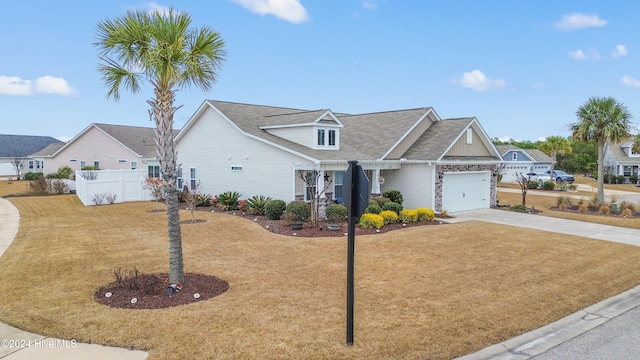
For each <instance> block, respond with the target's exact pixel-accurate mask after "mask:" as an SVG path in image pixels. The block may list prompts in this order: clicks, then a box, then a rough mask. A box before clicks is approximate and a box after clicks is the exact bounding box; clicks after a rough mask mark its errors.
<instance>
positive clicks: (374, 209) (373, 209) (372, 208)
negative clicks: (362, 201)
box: [364, 204, 382, 214]
mask: <svg viewBox="0 0 640 360" xmlns="http://www.w3.org/2000/svg"><path fill="white" fill-rule="evenodd" d="M380 211H382V208H381V207H380V206H379V205H378V204H373V205H369V206H367V207H366V208H365V209H364V212H365V214H380Z"/></svg>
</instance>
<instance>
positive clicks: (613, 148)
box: [609, 137, 640, 164]
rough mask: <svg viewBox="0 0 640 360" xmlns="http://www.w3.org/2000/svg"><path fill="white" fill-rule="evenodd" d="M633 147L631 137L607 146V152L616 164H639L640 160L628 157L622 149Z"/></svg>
mask: <svg viewBox="0 0 640 360" xmlns="http://www.w3.org/2000/svg"><path fill="white" fill-rule="evenodd" d="M629 146H633V137H632V138H627V139H625V140H623V141H620V142H619V143H617V144H613V145H609V152H611V155H613V157H614V158H615V159H616V161H617V162H618V164H638V163H640V159H639V158H637V157H633V158H632V157H629V156H628V155H627V153H626V152H624V150H622V148H623V147H629Z"/></svg>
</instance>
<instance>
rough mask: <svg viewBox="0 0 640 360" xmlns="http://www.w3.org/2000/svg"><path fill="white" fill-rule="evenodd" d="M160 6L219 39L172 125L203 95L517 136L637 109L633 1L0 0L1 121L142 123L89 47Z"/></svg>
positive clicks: (2, 129) (5, 128)
mask: <svg viewBox="0 0 640 360" xmlns="http://www.w3.org/2000/svg"><path fill="white" fill-rule="evenodd" d="M171 6H173V7H174V8H176V9H179V10H183V11H186V12H188V13H189V14H191V15H192V17H193V26H194V27H200V26H202V25H207V26H210V27H212V28H213V29H215V30H216V31H218V32H219V33H220V34H221V36H222V38H223V39H224V40H225V42H226V51H227V56H226V60H225V62H224V63H223V65H222V68H221V70H220V72H219V78H218V84H217V85H216V86H215V87H214V88H213V90H212V91H210V92H206V93H205V92H203V91H201V90H199V89H185V90H180V91H179V92H178V93H177V97H176V105H183V107H182V108H181V109H180V110H178V112H177V113H176V116H175V126H176V128H181V127H182V126H183V125H184V123H185V122H186V121H187V120H188V119H189V117H190V116H191V115H192V114H193V113H194V112H195V111H196V109H197V108H198V106H199V105H200V104H201V103H202V101H203V100H204V99H216V100H224V101H234V102H242V103H252V104H263V105H274V106H284V107H293V108H301V109H309V110H315V109H326V108H329V109H331V110H333V111H335V112H344V113H366V112H377V111H386V110H397V109H407V108H416V107H428V106H432V107H433V108H434V109H435V110H436V112H437V113H438V115H439V116H440V117H441V118H451V117H466V116H475V117H477V118H478V120H479V121H480V123H481V124H482V126H483V127H484V129H485V131H486V132H487V134H488V135H489V136H490V137H491V138H494V137H495V138H506V139H508V138H513V139H516V140H520V141H522V140H531V141H536V140H539V139H543V138H545V137H547V136H551V135H560V136H568V135H569V130H568V127H567V125H568V124H569V123H571V122H574V121H576V117H575V111H576V109H577V108H578V107H579V106H580V105H581V104H583V103H584V102H585V101H587V100H588V99H589V97H592V96H613V97H615V98H616V99H617V100H619V101H621V102H622V103H624V104H625V105H626V106H627V107H628V108H629V110H630V111H631V113H632V114H633V115H634V116H636V117H637V118H640V103H639V101H638V100H640V37H638V34H639V33H640V22H638V21H637V19H636V17H635V16H634V15H635V14H638V13H640V3H639V2H635V1H628V0H624V1H620V0H612V1H607V2H603V1H552V0H541V1H528V2H526V1H511V0H504V1H502V0H500V1H498V0H496V1H492V0H488V1H471V0H469V1H462V0H451V1H411V0H313V1H312V0H208V1H180V2H176V3H171V2H162V1H158V2H135V1H121V0H111V1H100V2H94V1H64V0H61V1H45V0H41V1H20V2H18V1H12V2H3V4H2V13H3V14H4V16H2V18H3V20H2V21H1V22H0V34H1V35H0V46H1V48H2V56H0V109H1V115H0V119H1V120H0V133H2V134H21V135H47V136H53V137H56V138H59V139H62V140H68V139H70V138H72V137H73V136H75V135H76V134H78V133H79V132H80V131H82V130H83V129H84V128H85V127H87V126H88V125H89V124H90V123H93V122H96V123H109V124H121V125H135V126H148V127H151V126H153V124H152V123H151V122H150V121H149V117H148V112H147V107H148V106H147V104H146V102H145V100H146V99H148V98H150V97H151V96H152V90H151V88H150V87H149V86H147V87H145V88H144V89H143V92H141V93H139V94H129V93H123V95H122V98H121V100H120V101H118V102H115V101H113V100H111V99H106V98H105V95H106V88H105V86H104V84H103V83H102V80H101V78H100V75H99V74H98V72H97V70H96V69H97V64H98V59H97V52H96V50H95V48H94V47H93V46H92V43H93V42H94V41H95V34H96V24H97V23H98V22H99V21H102V20H105V19H113V18H115V17H117V16H122V15H124V14H125V13H126V11H127V10H128V9H138V10H145V11H151V10H153V9H160V10H161V9H166V8H168V7H171ZM633 121H634V124H637V120H636V119H635V118H634V120H633ZM636 132H637V130H636Z"/></svg>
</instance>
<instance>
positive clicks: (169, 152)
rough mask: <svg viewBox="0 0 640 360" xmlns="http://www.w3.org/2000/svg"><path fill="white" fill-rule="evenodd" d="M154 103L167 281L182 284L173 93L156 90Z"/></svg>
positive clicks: (182, 269) (151, 103)
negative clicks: (164, 205) (164, 204)
mask: <svg viewBox="0 0 640 360" xmlns="http://www.w3.org/2000/svg"><path fill="white" fill-rule="evenodd" d="M155 95H156V99H155V101H153V100H149V101H148V103H149V105H151V107H152V108H153V117H154V118H155V122H156V150H157V152H158V160H159V161H160V170H161V171H162V179H163V181H164V191H165V193H166V196H167V200H166V201H167V230H168V233H169V281H170V282H172V283H183V282H184V262H183V258H182V234H181V231H180V209H179V207H178V189H177V186H176V185H177V184H176V183H177V182H176V173H177V165H176V158H177V154H176V149H175V143H174V141H173V114H174V113H175V111H176V110H177V109H176V108H173V99H174V94H173V92H172V91H170V90H166V91H162V89H158V88H157V87H156V89H155Z"/></svg>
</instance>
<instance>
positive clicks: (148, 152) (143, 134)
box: [37, 123, 178, 158]
mask: <svg viewBox="0 0 640 360" xmlns="http://www.w3.org/2000/svg"><path fill="white" fill-rule="evenodd" d="M92 127H95V128H97V129H99V130H100V131H102V132H104V133H105V134H107V135H108V136H110V137H112V138H113V139H114V140H116V141H117V142H119V143H120V144H122V145H123V146H124V147H126V148H128V149H129V150H131V151H133V152H134V153H136V154H137V155H138V156H140V157H153V158H155V157H156V156H157V155H156V141H155V128H147V127H140V126H128V125H113V124H99V123H94V124H91V125H89V126H88V127H86V128H85V129H84V130H82V132H80V133H79V134H78V135H76V136H75V137H74V138H73V139H71V140H70V141H69V142H68V143H66V144H62V145H60V146H50V147H47V148H46V149H43V150H42V151H40V152H39V153H38V154H37V155H38V156H53V155H55V154H56V153H57V152H58V151H60V150H62V149H63V148H65V147H66V146H69V145H70V144H72V143H73V142H74V141H75V140H76V139H77V138H79V137H80V136H82V135H83V134H84V133H86V132H87V131H89V129H91V128H92ZM177 134H178V130H173V136H174V137H175V136H176V135H177Z"/></svg>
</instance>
